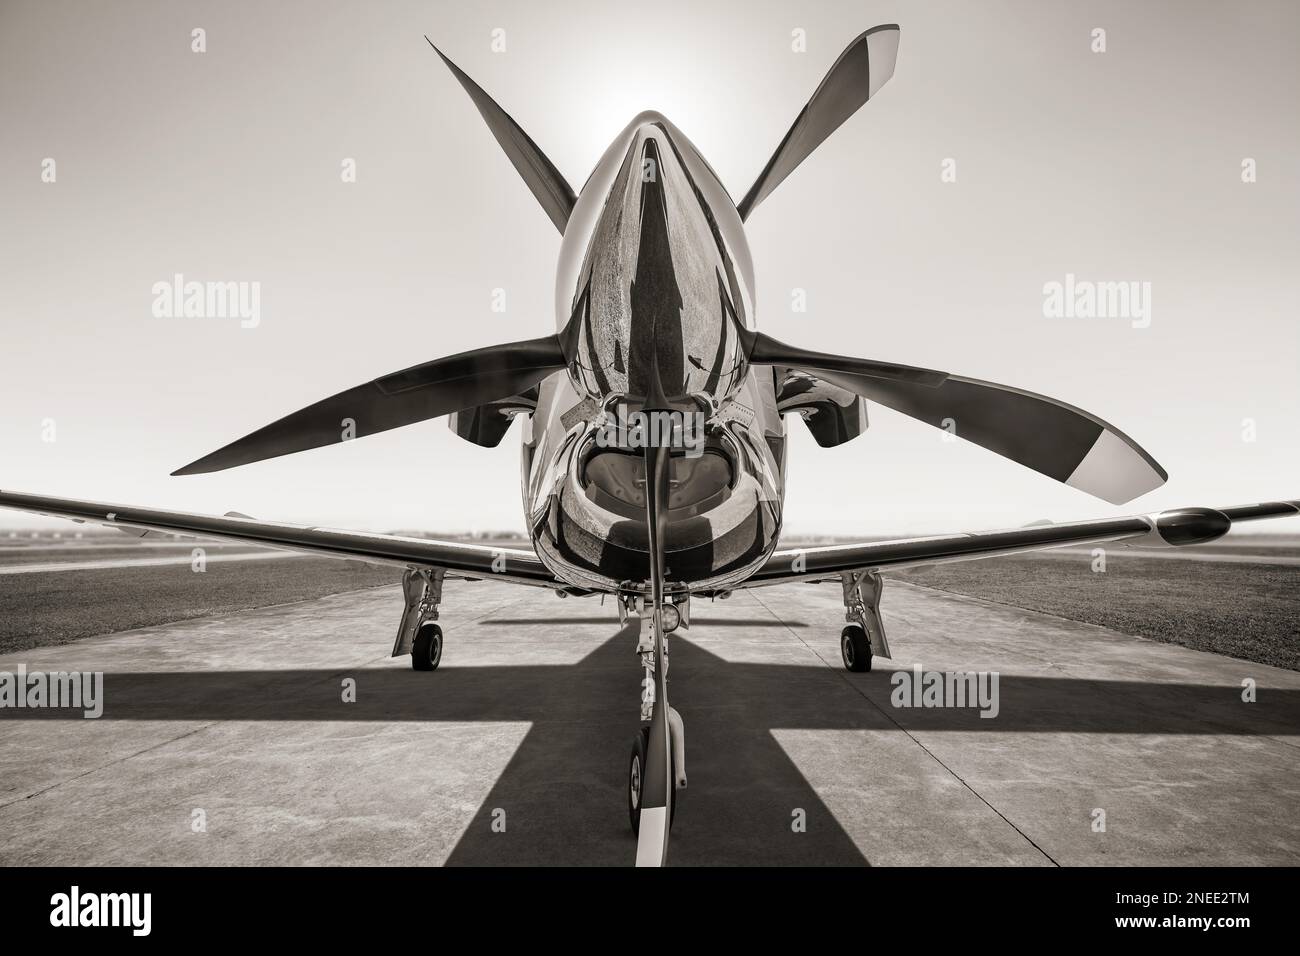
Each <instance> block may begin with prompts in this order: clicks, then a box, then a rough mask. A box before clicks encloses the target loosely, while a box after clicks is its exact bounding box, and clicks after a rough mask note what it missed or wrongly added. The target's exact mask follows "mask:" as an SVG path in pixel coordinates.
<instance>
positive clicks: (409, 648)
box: [393, 568, 446, 671]
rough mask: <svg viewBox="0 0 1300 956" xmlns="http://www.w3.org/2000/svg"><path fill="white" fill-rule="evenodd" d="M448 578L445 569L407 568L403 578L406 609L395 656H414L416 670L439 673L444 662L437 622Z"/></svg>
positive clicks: (412, 663)
mask: <svg viewBox="0 0 1300 956" xmlns="http://www.w3.org/2000/svg"><path fill="white" fill-rule="evenodd" d="M445 574H446V572H445V571H443V570H442V569H441V568H420V569H416V568H407V569H406V573H405V574H403V575H402V593H403V595H404V596H405V598H406V607H405V608H404V609H403V611H402V622H401V624H399V625H398V627H397V641H396V642H395V643H394V644H393V656H394V657H401V656H402V655H403V654H410V655H411V669H412V670H417V671H433V670H437V669H438V664H439V663H440V662H441V661H442V628H441V627H439V626H438V625H437V624H436V623H434V622H436V621H437V620H438V605H439V604H441V603H442V579H443V577H444V576H445Z"/></svg>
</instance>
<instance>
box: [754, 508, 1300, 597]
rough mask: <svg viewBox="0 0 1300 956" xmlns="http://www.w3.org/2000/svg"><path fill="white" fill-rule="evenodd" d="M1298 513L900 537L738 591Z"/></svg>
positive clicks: (1184, 540) (806, 554)
mask: <svg viewBox="0 0 1300 956" xmlns="http://www.w3.org/2000/svg"><path fill="white" fill-rule="evenodd" d="M1296 514H1300V501H1274V502H1266V503H1263V504H1254V505H1240V506H1238V507H1233V508H1220V509H1218V510H1215V509H1212V508H1178V509H1175V510H1172V511H1161V512H1157V513H1155V514H1149V515H1134V516H1133V517H1129V518H1102V519H1099V520H1096V521H1076V522H1071V523H1069V524H1045V525H1035V526H1032V527H1027V528H1015V529H1012V530H1009V531H980V532H976V533H972V534H954V535H943V536H939V537H932V538H902V539H898V540H894V541H872V542H870V543H867V544H849V545H836V546H832V547H825V548H803V549H788V550H781V551H776V552H773V554H772V557H771V558H769V559H768V561H767V563H766V564H764V565H763V567H761V568H759V570H758V571H757V572H756V573H755V574H754V575H753V576H752V577H750V578H749V579H748V580H747V581H746V582H745V583H744V584H742V585H740V586H741V587H758V586H761V585H765V584H784V583H786V582H788V581H821V580H829V579H832V578H836V577H838V576H839V575H841V574H845V573H848V572H853V571H869V570H885V569H892V568H908V567H916V566H917V565H923V564H946V563H949V562H953V561H973V560H975V559H977V558H992V557H996V556H997V555H1001V554H1017V553H1020V552H1024V551H1043V550H1047V549H1049V548H1060V547H1064V546H1066V545H1079V544H1100V543H1102V542H1107V541H1122V542H1125V543H1126V544H1127V545H1142V546H1145V547H1164V548H1170V547H1183V546H1186V545H1193V544H1204V543H1205V542H1207V541H1213V540H1215V539H1216V538H1219V537H1222V536H1223V535H1224V534H1226V533H1227V532H1228V529H1229V528H1231V527H1232V525H1233V522H1235V521H1255V520H1258V519H1261V518H1280V517H1285V516H1290V515H1296Z"/></svg>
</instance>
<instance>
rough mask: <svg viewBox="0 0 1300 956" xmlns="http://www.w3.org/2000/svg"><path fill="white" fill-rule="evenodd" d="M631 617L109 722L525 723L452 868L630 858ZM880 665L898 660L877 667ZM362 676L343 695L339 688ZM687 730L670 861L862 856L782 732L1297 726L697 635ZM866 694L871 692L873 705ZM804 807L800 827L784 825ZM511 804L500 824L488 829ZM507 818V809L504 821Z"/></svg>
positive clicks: (1213, 693)
mask: <svg viewBox="0 0 1300 956" xmlns="http://www.w3.org/2000/svg"><path fill="white" fill-rule="evenodd" d="M636 628H637V624H636V622H631V623H629V624H628V626H627V627H625V628H623V629H622V630H621V631H619V632H618V633H617V634H615V635H613V636H612V637H611V638H610V639H609V640H607V641H606V642H604V643H603V644H601V645H600V646H599V647H597V648H596V649H595V650H594V651H592V652H591V653H590V654H588V655H587V656H586V657H585V658H583V659H582V660H580V661H578V662H577V663H574V664H562V665H546V664H535V665H510V664H506V665H499V666H498V665H493V666H456V663H455V644H454V642H453V643H451V644H449V647H448V652H447V654H446V656H445V657H444V662H443V666H442V667H441V668H440V669H439V670H438V671H437V672H436V673H432V674H429V673H417V672H413V671H411V670H409V669H407V668H404V667H398V666H386V667H382V668H366V667H358V668H341V669H328V668H322V669H314V670H305V669H303V670H250V671H233V672H231V671H184V672H131V673H120V672H110V673H106V674H105V677H104V698H105V703H104V714H103V717H101V718H100V719H101V720H194V721H228V720H229V721H235V720H241V721H280V720H293V721H302V720H341V721H432V722H437V721H485V722H486V721H511V722H523V721H527V722H530V723H531V725H532V726H531V728H530V729H529V731H528V733H527V734H526V736H525V737H524V739H523V741H522V743H521V744H520V745H519V747H518V749H517V750H516V752H515V754H514V755H513V757H512V758H511V760H510V761H509V763H508V764H507V766H506V768H505V770H504V771H503V772H502V773H501V775H500V776H499V778H498V779H497V781H496V782H495V784H494V785H493V787H492V789H491V791H490V793H489V794H488V797H487V798H486V800H484V802H483V803H482V805H481V806H480V807H479V810H478V812H477V814H476V815H475V818H474V819H473V821H472V822H471V824H470V826H469V827H468V829H467V830H466V833H465V835H464V836H463V838H462V839H461V841H460V843H459V844H458V845H457V847H456V848H455V850H454V851H453V853H452V855H451V858H450V860H449V862H450V863H453V864H505V865H510V864H523V863H541V862H547V863H586V864H603V863H609V864H617V865H625V864H626V863H627V862H628V859H629V856H630V854H631V853H632V852H633V847H634V845H635V844H634V838H633V837H632V834H631V831H630V827H629V824H628V820H627V811H626V789H625V788H626V782H625V774H626V772H627V764H628V759H629V754H630V748H631V742H632V737H633V735H634V734H635V733H636V731H637V728H638V726H639V723H638V721H637V719H636V717H637V699H638V694H639V686H638V685H639V680H640V672H639V671H638V669H637V667H636V663H635V658H634V656H633V647H634V645H635V636H636ZM879 663H882V664H886V666H888V664H887V662H883V661H882V662H879ZM345 678H351V679H353V680H355V681H356V701H355V702H353V703H344V702H343V699H342V698H343V693H342V681H343V680H344V679H345ZM670 680H671V688H672V695H673V703H674V705H675V706H677V708H678V709H679V710H680V711H681V712H682V714H683V717H684V719H685V723H686V733H687V744H688V749H687V775H688V779H689V782H690V787H689V788H688V789H687V790H685V791H683V792H681V793H680V794H679V797H680V806H679V814H678V818H677V820H676V823H675V825H674V828H673V848H672V850H671V858H672V861H673V862H674V863H676V864H688V863H694V862H700V863H703V862H710V863H719V862H727V863H741V864H768V863H771V864H783V865H798V864H818V865H826V864H855V865H862V864H863V863H864V862H865V861H864V859H863V857H862V855H861V853H860V852H859V851H858V849H857V847H856V846H855V845H854V844H853V842H852V840H850V839H849V837H848V835H847V834H846V833H845V832H844V830H843V829H842V828H841V827H840V826H839V824H838V823H837V822H836V820H835V818H834V816H833V815H832V814H831V813H830V812H829V810H828V809H827V808H826V806H825V805H824V804H823V803H822V801H821V799H820V798H819V797H818V796H817V794H816V792H815V791H814V790H813V789H812V787H811V785H810V784H809V783H808V781H807V780H806V779H805V778H804V776H803V775H802V773H800V771H799V769H798V767H797V766H796V765H795V764H794V763H793V762H792V761H791V760H790V758H789V757H788V756H787V755H786V753H785V751H784V750H783V749H782V748H781V746H780V745H779V743H778V742H777V739H776V737H775V736H774V735H773V733H772V731H773V730H785V729H795V730H798V729H818V730H871V731H895V732H897V731H899V730H907V731H913V732H924V731H959V732H975V733H999V732H1021V733H1024V732H1029V733H1057V732H1072V733H1121V734H1230V735H1257V734H1295V733H1300V690H1284V689H1272V688H1262V689H1260V691H1259V699H1258V702H1256V703H1252V704H1246V703H1243V702H1242V701H1241V697H1240V688H1237V687H1233V686H1221V685H1206V684H1185V683H1181V684H1172V683H1158V684H1150V683H1141V682H1137V681H1110V680H1088V679H1079V678H1070V677H1039V676H1033V677H1030V676H1015V675H1006V676H1003V677H1001V679H1000V686H999V690H1000V711H999V714H998V716H997V717H996V719H982V718H980V716H979V713H978V711H977V710H976V709H973V708H972V709H955V708H940V709H919V708H913V709H901V708H894V707H892V706H890V703H889V697H890V692H891V690H892V685H891V683H890V672H889V671H876V672H872V673H867V674H847V673H845V672H843V671H839V670H836V669H832V668H829V667H826V666H825V665H824V664H821V663H820V662H818V663H815V664H753V663H730V662H727V661H724V660H722V659H721V658H719V657H718V656H716V655H715V654H712V653H710V652H709V651H707V650H705V649H703V648H702V647H700V646H698V645H695V644H692V643H691V642H690V641H687V640H678V641H676V642H674V644H673V648H672V656H671V659H670ZM864 697H866V698H868V699H865V700H864ZM15 719H18V720H58V719H65V720H66V719H73V720H81V719H82V717H81V712H80V711H76V710H52V709H46V710H31V709H21V710H18V709H9V708H6V709H3V710H0V724H2V723H3V722H4V721H5V720H15ZM797 810H802V811H803V812H804V815H805V820H806V830H805V832H800V833H796V832H794V831H793V830H792V827H791V824H792V821H793V819H794V814H795V812H796V811H797ZM497 811H504V814H505V821H506V828H505V832H504V833H502V832H497V831H496V830H494V828H493V825H492V824H493V822H494V820H495V819H496V816H494V814H496V812H497ZM497 816H499V814H497Z"/></svg>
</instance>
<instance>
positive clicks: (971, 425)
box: [750, 333, 1169, 505]
mask: <svg viewBox="0 0 1300 956" xmlns="http://www.w3.org/2000/svg"><path fill="white" fill-rule="evenodd" d="M750 361H751V362H752V363H754V364H757V365H776V366H786V367H789V368H794V369H797V370H799V371H804V372H809V373H811V374H813V375H816V376H817V377H819V378H821V379H824V380H825V381H827V382H830V383H831V384H832V385H838V386H839V387H840V388H844V389H848V390H849V391H851V392H854V393H856V394H858V395H860V396H862V397H863V398H865V399H867V400H869V401H873V402H877V403H879V404H881V405H884V406H886V407H887V408H892V409H893V410H894V411H896V412H902V413H903V414H904V415H907V416H909V417H911V418H915V419H917V420H918V421H923V422H925V423H926V424H929V425H933V426H934V427H935V428H941V429H944V430H945V431H947V432H949V433H952V434H955V435H956V436H957V437H958V438H964V439H966V440H967V441H970V442H974V443H975V444H977V445H980V446H981V447H983V448H987V449H988V450H989V451H992V452H996V453H997V454H999V455H1001V456H1002V457H1003V458H1009V459H1011V460H1012V461H1014V462H1017V463H1018V464H1021V465H1024V466H1025V467H1027V468H1032V469H1033V470H1034V471H1036V472H1038V473H1039V474H1043V475H1047V477H1049V478H1054V479H1056V480H1057V481H1060V482H1064V483H1065V484H1067V485H1070V486H1071V487H1073V488H1077V489H1079V490H1080V491H1084V492H1087V493H1088V494H1090V495H1093V496H1095V497H1097V498H1101V499H1102V500H1104V501H1108V502H1110V503H1111V504H1116V505H1119V504H1124V503H1125V502H1127V501H1131V500H1132V499H1134V498H1136V497H1138V496H1139V495H1143V494H1146V493H1147V492H1148V491H1152V490H1153V489H1155V488H1159V487H1160V486H1161V485H1163V484H1164V483H1165V481H1166V480H1168V478H1169V475H1168V474H1167V473H1166V472H1165V470H1164V469H1163V468H1161V467H1160V465H1159V464H1158V463H1157V462H1156V460H1155V459H1154V458H1152V457H1151V456H1150V455H1149V454H1147V452H1146V451H1145V450H1143V448H1142V447H1141V446H1140V445H1138V443H1137V442H1135V441H1133V439H1131V438H1129V437H1128V436H1127V435H1125V434H1124V433H1123V432H1121V431H1120V430H1119V429H1118V428H1116V427H1115V426H1114V425H1111V424H1109V423H1108V422H1105V421H1103V420H1102V419H1100V418H1097V417H1096V416H1095V415H1091V414H1089V413H1088V412H1085V411H1084V410H1082V409H1080V408H1075V407H1074V406H1073V405H1067V404H1066V403H1065V402H1060V401H1057V400H1056V399H1054V398H1048V397H1047V396H1046V395H1038V394H1035V393H1034V392H1026V391H1024V390H1022V389H1018V388H1012V387H1011V386H1009V385H998V384H996V383H994V382H983V381H980V380H979V379H974V378H964V377H962V376H959V375H949V374H947V373H945V372H936V371H933V370H931V369H921V368H912V367H911V366H906V365H892V364H890V363H888V362H875V361H871V360H868V359H855V358H850V357H848V356H843V355H828V354H826V353H822V352H811V351H807V350H805V349H799V348H796V347H794V346H788V345H785V344H783V343H781V342H778V341H776V340H775V339H773V338H770V337H768V336H765V335H763V334H762V333H754V348H753V350H752V352H751V354H750Z"/></svg>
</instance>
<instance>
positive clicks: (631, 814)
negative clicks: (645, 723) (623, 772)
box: [627, 727, 677, 834]
mask: <svg viewBox="0 0 1300 956" xmlns="http://www.w3.org/2000/svg"><path fill="white" fill-rule="evenodd" d="M649 750H650V728H649V727H642V728H641V730H640V732H639V733H638V734H637V735H636V737H635V738H634V739H633V741H632V756H631V759H629V760H628V765H627V816H628V821H629V822H630V823H631V824H632V832H633V833H634V834H639V833H640V832H641V801H640V792H639V786H638V785H637V784H636V783H634V781H639V783H640V784H644V783H645V759H646V754H647V753H648V752H649ZM672 769H673V780H674V785H673V788H672V796H671V797H670V798H669V801H668V827H669V829H672V825H673V820H674V819H676V817H677V786H676V783H675V781H676V780H677V768H676V766H674V767H673V768H672Z"/></svg>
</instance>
